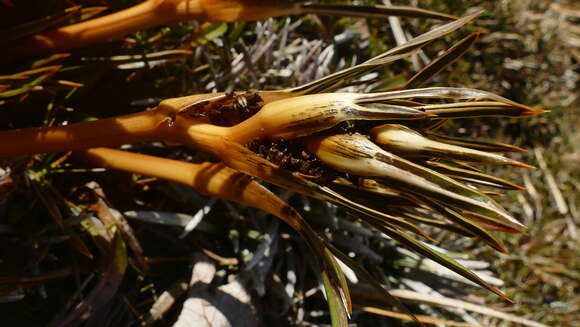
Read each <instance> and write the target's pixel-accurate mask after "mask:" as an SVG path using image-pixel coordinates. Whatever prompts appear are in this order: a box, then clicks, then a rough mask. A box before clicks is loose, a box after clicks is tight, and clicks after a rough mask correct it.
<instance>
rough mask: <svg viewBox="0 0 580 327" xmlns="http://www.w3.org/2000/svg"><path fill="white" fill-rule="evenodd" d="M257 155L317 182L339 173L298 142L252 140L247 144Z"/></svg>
mask: <svg viewBox="0 0 580 327" xmlns="http://www.w3.org/2000/svg"><path fill="white" fill-rule="evenodd" d="M247 147H248V148H249V149H250V150H252V151H254V152H255V153H256V154H257V155H258V156H260V157H262V158H264V159H266V160H268V161H270V162H272V163H273V164H275V165H278V166H279V167H281V168H284V169H287V170H290V171H294V172H300V173H302V174H304V175H308V176H312V177H313V178H315V179H316V180H317V181H318V182H329V181H332V180H334V179H335V178H336V177H338V175H339V173H338V172H336V171H335V170H333V169H332V168H330V167H329V166H327V165H326V164H324V163H323V162H322V161H320V160H319V159H318V158H316V157H315V156H313V155H311V154H309V153H307V152H305V151H304V149H303V147H302V146H301V145H299V144H296V143H294V142H289V141H278V142H271V141H254V142H252V143H250V144H249V145H248V146H247Z"/></svg>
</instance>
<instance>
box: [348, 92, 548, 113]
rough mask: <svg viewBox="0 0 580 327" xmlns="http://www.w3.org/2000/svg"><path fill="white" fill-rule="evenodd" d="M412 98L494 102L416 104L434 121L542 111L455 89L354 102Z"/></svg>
mask: <svg viewBox="0 0 580 327" xmlns="http://www.w3.org/2000/svg"><path fill="white" fill-rule="evenodd" d="M411 98H424V99H456V100H478V99H490V100H493V101H495V102H492V101H484V102H481V101H470V102H460V103H444V104H428V105H417V106H416V107H415V108H417V109H421V110H426V111H427V112H428V113H431V114H434V115H436V118H466V117H481V116H507V117H526V116H532V115H537V114H541V113H543V112H545V110H542V109H536V108H531V107H528V106H525V105H523V104H519V103H517V102H514V101H512V100H509V99H506V98H504V97H502V96H499V95H497V94H494V93H491V92H487V91H482V90H476V89H470V88H458V87H428V88H419V89H411V90H400V91H389V92H377V93H369V94H362V95H360V96H359V98H358V99H357V100H356V101H355V102H356V103H359V104H364V103H374V102H386V103H389V102H391V101H393V100H395V102H392V103H393V104H401V100H406V99H411ZM403 103H404V102H403Z"/></svg>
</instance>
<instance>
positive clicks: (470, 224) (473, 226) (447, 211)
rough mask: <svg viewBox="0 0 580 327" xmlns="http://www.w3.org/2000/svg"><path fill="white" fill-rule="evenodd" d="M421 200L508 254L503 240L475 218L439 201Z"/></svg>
mask: <svg viewBox="0 0 580 327" xmlns="http://www.w3.org/2000/svg"><path fill="white" fill-rule="evenodd" d="M421 201H423V202H424V203H425V204H426V205H428V206H429V207H431V208H432V209H433V210H435V211H437V212H439V213H440V214H441V215H443V216H445V217H447V218H448V219H449V220H451V221H453V222H456V223H457V224H459V225H461V226H463V227H464V228H465V229H467V230H469V231H470V232H471V233H472V234H473V235H474V236H477V237H479V238H480V239H482V240H484V241H485V242H486V243H487V244H489V245H490V246H491V247H492V248H494V249H496V250H498V251H499V252H501V253H505V254H507V250H506V249H505V247H504V245H503V244H502V243H501V241H499V240H498V239H496V238H495V237H494V236H493V235H491V234H490V233H489V232H488V231H486V230H485V229H484V228H483V227H481V226H479V225H478V224H477V223H476V222H474V221H473V220H470V219H467V218H465V217H463V216H462V215H461V214H460V213H459V212H457V211H455V210H453V209H451V208H449V207H447V206H446V205H444V204H442V203H438V202H437V201H432V200H430V199H425V198H423V199H421Z"/></svg>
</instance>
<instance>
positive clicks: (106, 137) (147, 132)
mask: <svg viewBox="0 0 580 327" xmlns="http://www.w3.org/2000/svg"><path fill="white" fill-rule="evenodd" d="M159 120H160V119H159V117H158V115H156V112H155V111H153V110H152V111H146V112H140V113H136V114H131V115H126V116H120V117H114V118H106V119H100V120H96V121H91V122H83V123H76V124H71V125H67V126H54V127H37V128H24V129H15V130H9V131H0V157H9V156H19V155H27V154H35V153H47V152H63V151H70V150H79V149H86V148H91V147H95V146H114V145H121V144H127V143H135V142H144V141H151V140H154V139H156V138H157V137H156V135H155V129H156V128H157V125H158V123H159Z"/></svg>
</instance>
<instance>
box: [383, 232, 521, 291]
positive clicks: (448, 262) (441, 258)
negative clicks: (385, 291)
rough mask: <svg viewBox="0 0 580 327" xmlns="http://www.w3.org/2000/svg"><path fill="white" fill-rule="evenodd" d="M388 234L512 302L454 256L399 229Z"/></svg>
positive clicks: (410, 248)
mask: <svg viewBox="0 0 580 327" xmlns="http://www.w3.org/2000/svg"><path fill="white" fill-rule="evenodd" d="M386 234H387V236H389V237H391V238H393V239H394V240H395V241H397V242H399V243H400V244H401V245H403V246H405V247H407V248H408V249H409V250H412V251H415V252H417V253H419V254H421V255H423V256H424V257H427V258H429V259H431V260H433V261H435V262H437V263H439V264H440V265H442V266H444V267H446V268H448V269H450V270H452V271H454V272H456V273H458V274H459V275H461V276H463V277H465V278H467V279H469V280H470V281H472V282H474V283H476V284H478V285H480V286H482V287H484V288H486V289H487V290H489V291H491V292H492V293H495V294H496V295H498V296H499V297H501V298H503V299H505V300H506V301H509V302H511V300H510V299H509V298H508V297H507V296H506V295H505V294H503V292H501V291H500V290H498V289H497V288H495V287H494V286H492V285H490V284H488V283H487V282H485V281H484V280H483V279H481V278H480V277H479V276H477V275H476V274H475V273H473V272H472V271H470V270H469V269H467V268H465V267H464V266H463V265H461V264H460V263H458V262H457V261H455V260H454V259H453V258H451V257H448V256H447V255H445V254H443V253H441V252H439V251H436V250H434V249H432V248H430V247H428V246H426V245H424V244H423V243H421V242H419V241H417V240H415V239H413V238H412V237H410V236H409V235H407V234H405V233H403V232H401V231H399V230H396V229H390V230H387V231H386Z"/></svg>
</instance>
